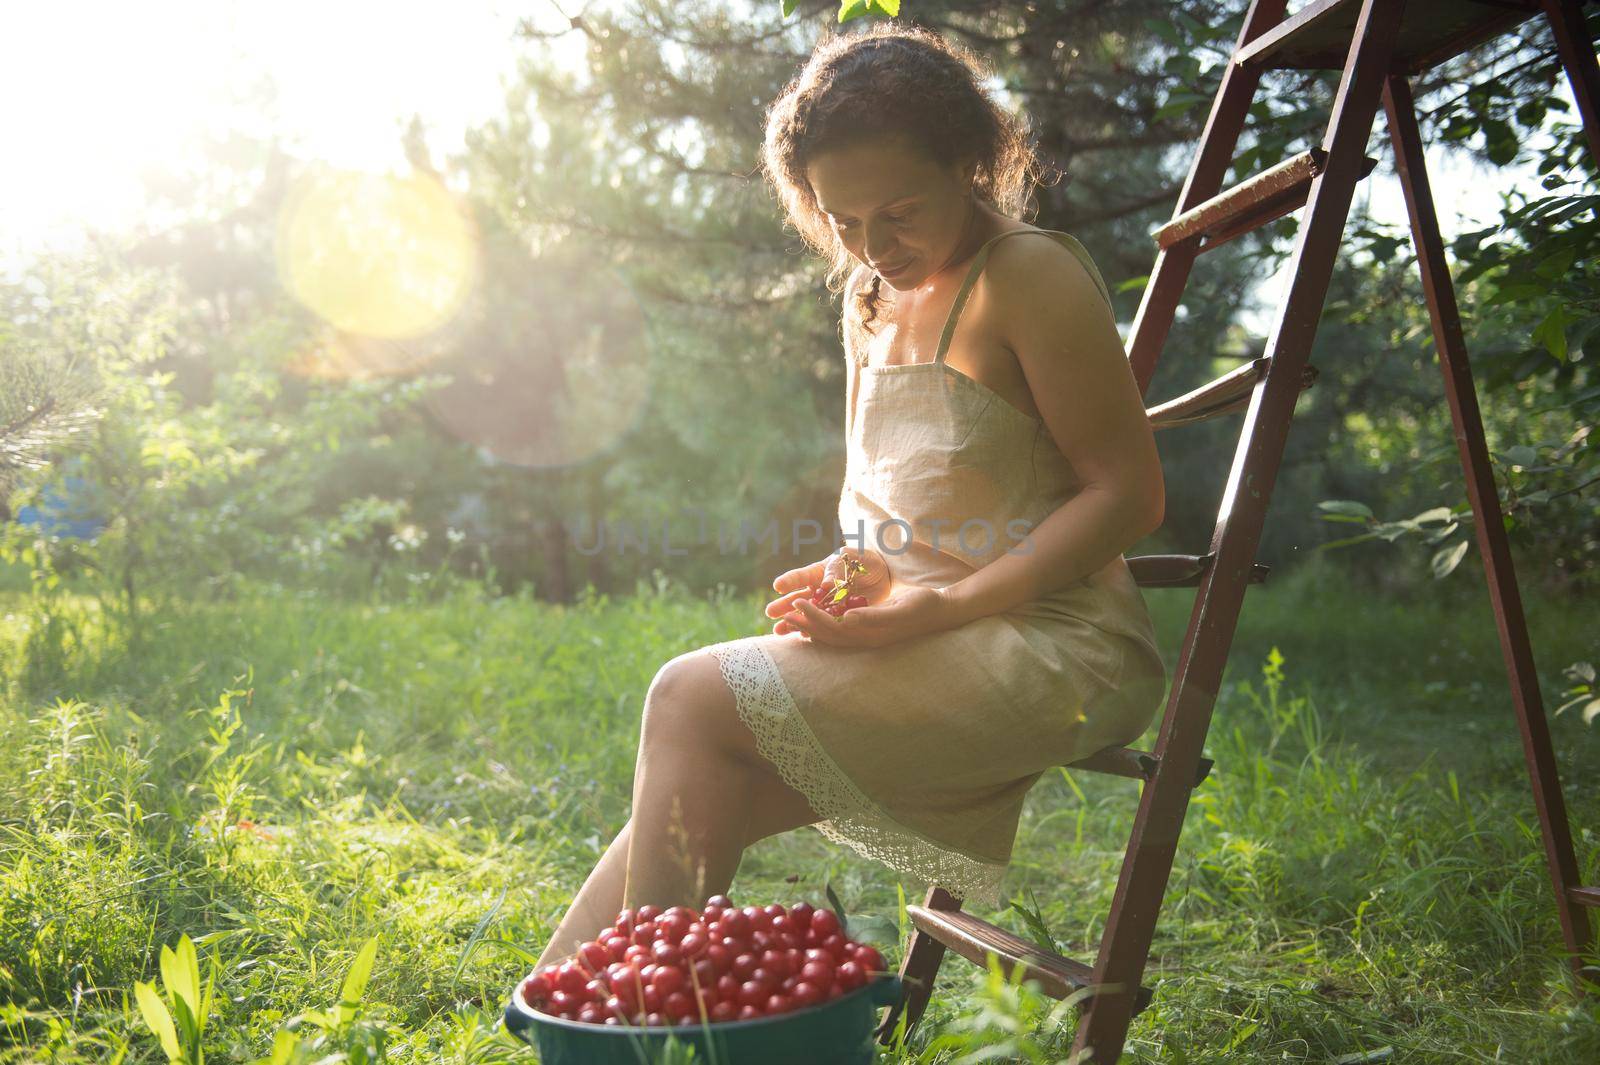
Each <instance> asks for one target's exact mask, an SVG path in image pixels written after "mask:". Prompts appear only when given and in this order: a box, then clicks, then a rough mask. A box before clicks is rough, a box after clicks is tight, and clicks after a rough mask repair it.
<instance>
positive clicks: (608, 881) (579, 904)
mask: <svg viewBox="0 0 1600 1065" xmlns="http://www.w3.org/2000/svg"><path fill="white" fill-rule="evenodd" d="M632 828H633V820H632V819H631V818H630V819H629V820H628V821H626V822H624V823H623V826H622V831H620V832H618V833H617V835H616V838H615V839H613V840H612V841H611V846H609V847H607V848H606V852H605V853H604V854H602V855H601V856H600V860H599V861H598V862H596V863H595V867H594V871H593V872H591V873H590V874H589V878H588V879H587V880H585V881H584V882H583V887H581V888H579V889H578V893H577V895H575V896H573V899H572V904H571V905H570V906H568V907H567V913H566V916H565V917H563V918H561V923H560V924H559V925H557V926H556V931H555V934H554V935H552V936H551V937H550V942H549V943H548V944H546V945H545V948H544V953H542V954H540V955H539V964H540V965H547V964H549V963H550V962H556V961H561V960H562V959H563V958H566V957H568V956H569V955H571V954H572V953H573V952H575V951H576V950H577V949H578V947H579V946H580V945H582V944H583V943H586V942H588V941H589V940H591V939H593V938H594V934H595V933H596V932H598V931H600V929H602V928H604V927H606V926H607V925H609V924H610V923H611V922H612V921H615V920H616V919H617V911H618V910H620V909H622V883H623V880H624V879H625V878H626V877H627V875H628V841H629V840H630V839H631V838H632V833H631V830H632Z"/></svg>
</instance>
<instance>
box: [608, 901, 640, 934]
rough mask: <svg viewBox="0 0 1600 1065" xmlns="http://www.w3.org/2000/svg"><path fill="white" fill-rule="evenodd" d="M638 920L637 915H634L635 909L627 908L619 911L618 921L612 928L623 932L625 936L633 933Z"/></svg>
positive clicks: (614, 922) (613, 923)
mask: <svg viewBox="0 0 1600 1065" xmlns="http://www.w3.org/2000/svg"><path fill="white" fill-rule="evenodd" d="M636 919H637V915H636V914H635V913H634V910H633V907H631V906H629V907H625V908H623V909H622V910H620V911H618V913H617V919H616V920H615V921H613V922H612V924H611V927H612V928H614V929H616V930H617V931H618V932H621V933H622V934H623V935H627V934H628V933H629V932H632V931H633V925H634V922H635V920H636Z"/></svg>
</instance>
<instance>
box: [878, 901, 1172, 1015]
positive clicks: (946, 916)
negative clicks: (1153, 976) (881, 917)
mask: <svg viewBox="0 0 1600 1065" xmlns="http://www.w3.org/2000/svg"><path fill="white" fill-rule="evenodd" d="M906 915H907V916H909V917H910V918H911V923H912V924H914V925H916V927H917V930H918V931H920V932H922V933H923V934H924V935H926V936H929V937H930V938H932V939H935V940H937V941H938V942H940V943H943V944H944V945H945V946H947V947H949V948H950V949H951V950H953V951H955V952H956V953H957V954H959V955H961V956H962V957H963V958H966V959H967V960H968V961H971V962H975V963H977V965H979V966H980V967H983V966H986V965H987V964H988V962H987V960H986V955H987V954H989V953H993V954H995V955H998V956H999V958H1000V968H1001V971H1002V972H1004V973H1005V974H1006V975H1007V976H1010V975H1011V972H1012V969H1013V968H1014V967H1015V966H1018V965H1020V966H1022V971H1023V979H1025V980H1026V979H1033V980H1037V981H1039V984H1040V986H1041V987H1043V989H1044V992H1045V994H1047V995H1049V996H1050V997H1051V998H1066V997H1067V996H1068V995H1070V994H1072V993H1073V992H1074V991H1078V990H1080V989H1082V988H1085V987H1090V986H1092V985H1093V984H1094V970H1093V969H1092V968H1090V967H1089V966H1087V965H1085V964H1083V963H1082V962H1080V961H1073V960H1072V959H1071V958H1063V957H1062V956H1061V955H1059V954H1057V953H1056V952H1055V951H1053V950H1050V949H1048V948H1046V947H1041V946H1040V945H1039V944H1037V943H1030V942H1029V941H1028V940H1026V939H1023V938H1021V937H1020V936H1016V935H1013V934H1012V933H1010V932H1007V931H1006V930H1005V929H1004V928H997V927H996V926H994V925H992V924H990V923H989V922H988V921H985V920H983V919H982V918H980V917H974V916H973V915H972V914H970V913H965V912H963V911H961V910H932V909H929V908H928V907H926V906H907V907H906ZM1150 995H1151V991H1150V989H1149V988H1148V987H1141V988H1139V990H1138V992H1137V994H1136V995H1135V997H1134V1007H1133V1008H1134V1012H1135V1013H1138V1012H1139V1011H1140V1010H1143V1009H1144V1008H1145V1007H1146V1006H1148V1005H1149V1004H1150Z"/></svg>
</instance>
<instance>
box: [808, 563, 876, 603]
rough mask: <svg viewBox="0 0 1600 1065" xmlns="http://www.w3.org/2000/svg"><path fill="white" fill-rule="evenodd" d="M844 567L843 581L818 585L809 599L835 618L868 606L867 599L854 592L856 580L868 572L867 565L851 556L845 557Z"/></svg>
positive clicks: (812, 590) (836, 580)
mask: <svg viewBox="0 0 1600 1065" xmlns="http://www.w3.org/2000/svg"><path fill="white" fill-rule="evenodd" d="M844 566H845V572H844V577H843V578H842V579H841V578H835V579H834V581H833V583H832V584H829V583H827V582H824V583H822V584H819V585H817V586H816V587H815V588H813V589H811V595H810V597H809V598H810V599H811V601H812V602H813V603H815V604H816V605H817V606H819V607H821V608H822V609H823V610H826V611H827V612H828V613H830V614H832V615H833V616H834V617H840V616H842V615H843V614H844V612H845V611H847V610H854V609H855V608H856V607H858V606H866V605H867V597H866V596H864V595H859V594H857V593H856V592H855V591H854V589H855V582H856V578H857V577H858V576H860V575H861V574H863V573H865V572H866V571H867V565H866V563H864V562H862V561H861V560H860V559H858V558H855V557H853V556H851V555H845V556H844Z"/></svg>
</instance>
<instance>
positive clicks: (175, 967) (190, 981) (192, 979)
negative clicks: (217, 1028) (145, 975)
mask: <svg viewBox="0 0 1600 1065" xmlns="http://www.w3.org/2000/svg"><path fill="white" fill-rule="evenodd" d="M216 982H217V958H216V955H215V954H213V955H212V956H211V969H210V972H209V973H208V974H207V976H206V983H205V986H204V987H201V986H200V963H199V958H198V956H197V954H196V953H195V949H194V943H192V942H191V941H190V939H189V937H188V936H187V935H185V936H183V937H182V938H181V939H179V940H178V946H177V949H176V950H174V949H173V948H171V947H168V946H163V947H162V948H161V984H162V986H163V987H164V988H165V989H166V992H167V998H166V1002H162V1000H161V996H160V994H159V993H157V991H156V989H155V985H153V984H149V983H145V982H144V981H141V980H136V981H134V984H133V993H134V997H135V998H136V999H137V1001H138V1003H139V1013H140V1015H141V1016H142V1017H143V1018H144V1022H145V1024H147V1025H148V1026H149V1027H150V1031H152V1032H154V1033H155V1036H156V1039H157V1040H158V1041H159V1042H160V1043H161V1049H162V1051H163V1052H164V1053H165V1054H166V1055H167V1060H168V1061H171V1062H177V1063H180V1065H205V1048H204V1036H205V1027H206V1017H207V1016H208V1015H209V1014H210V1012H211V996H212V992H213V989H214V988H215V986H216Z"/></svg>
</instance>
